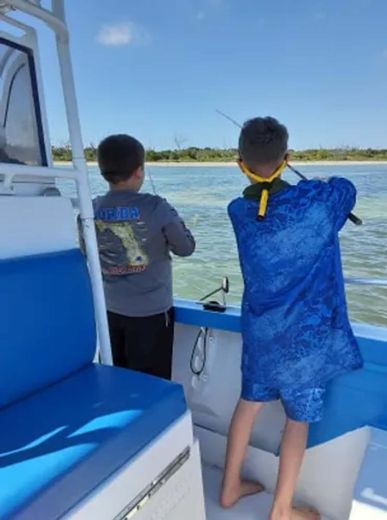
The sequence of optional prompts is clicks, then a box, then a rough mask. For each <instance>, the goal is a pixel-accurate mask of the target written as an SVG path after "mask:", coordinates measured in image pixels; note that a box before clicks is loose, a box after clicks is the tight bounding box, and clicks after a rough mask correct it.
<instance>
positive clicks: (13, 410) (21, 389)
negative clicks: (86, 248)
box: [0, 249, 186, 520]
mask: <svg viewBox="0 0 387 520" xmlns="http://www.w3.org/2000/svg"><path fill="white" fill-rule="evenodd" d="M0 287H1V291H0V356H1V362H0V518H1V519H2V520H8V519H16V520H31V519H39V520H40V519H44V520H51V519H57V518H60V517H62V516H63V515H65V514H66V513H67V512H68V511H69V510H70V509H72V508H73V507H74V506H76V505H77V504H78V503H79V502H81V501H82V500H83V499H85V498H86V497H87V495H89V494H90V493H91V492H92V491H93V490H95V489H96V487H98V486H99V485H101V483H103V482H104V481H106V479H109V477H111V476H112V475H113V474H114V472H116V471H117V470H118V469H119V468H121V467H122V466H124V465H126V464H127V463H128V462H129V461H130V460H131V459H133V458H134V457H136V455H137V454H139V453H140V452H141V451H142V450H143V449H144V448H145V447H146V446H147V445H149V444H150V443H152V442H153V441H154V439H155V438H156V437H157V436H158V435H159V434H160V433H162V432H163V431H165V429H166V428H168V427H169V426H171V425H172V424H173V423H174V422H175V421H177V420H178V419H180V417H181V416H182V415H183V414H185V412H186V404H185V400H184V395H183V391H182V389H181V387H180V386H179V385H176V384H172V383H169V382H166V381H163V380H159V379H157V378H153V377H150V376H146V375H144V374H140V373H136V372H132V371H129V370H125V369H119V368H115V367H107V366H101V365H95V364H94V363H93V358H94V354H95V348H96V333H95V323H94V310H93V302H92V294H91V288H90V281H89V276H88V271H87V266H86V262H85V259H84V257H83V255H82V253H81V252H80V251H79V249H70V250H66V251H57V252H53V253H44V254H37V255H32V256H22V257H17V258H5V259H2V260H0Z"/></svg>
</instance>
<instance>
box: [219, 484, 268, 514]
mask: <svg viewBox="0 0 387 520" xmlns="http://www.w3.org/2000/svg"><path fill="white" fill-rule="evenodd" d="M263 490H264V487H263V486H262V484H260V483H259V482H253V481H252V480H242V481H241V482H239V483H238V485H237V486H235V487H227V486H224V485H223V488H222V492H221V495H220V505H221V506H222V507H224V508H226V509H227V508H229V507H232V506H234V505H235V504H236V503H237V502H239V500H240V499H241V498H243V497H247V496H249V495H256V494H257V493H261V491H263Z"/></svg>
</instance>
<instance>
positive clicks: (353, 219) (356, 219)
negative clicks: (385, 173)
mask: <svg viewBox="0 0 387 520" xmlns="http://www.w3.org/2000/svg"><path fill="white" fill-rule="evenodd" d="M215 112H216V113H217V114H219V115H220V116H222V117H224V118H225V119H227V121H230V122H231V123H233V124H234V125H235V126H237V127H238V128H242V125H241V124H240V123H238V121H235V119H233V118H232V117H230V116H229V115H227V114H225V113H224V112H222V110H219V109H218V108H217V109H216V110H215ZM286 166H287V167H288V168H289V170H291V171H292V172H293V173H295V174H296V175H297V176H298V177H299V178H300V179H302V180H303V181H307V180H308V178H307V177H306V176H305V175H304V174H303V173H301V172H300V171H298V170H297V169H296V168H294V166H291V165H290V164H289V163H288V162H287V161H286ZM348 218H349V220H350V221H351V222H353V223H354V224H356V225H357V226H361V225H362V224H363V221H362V220H361V219H360V218H359V217H357V216H356V215H354V214H353V213H350V214H349V215H348Z"/></svg>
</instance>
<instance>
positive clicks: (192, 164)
mask: <svg viewBox="0 0 387 520" xmlns="http://www.w3.org/2000/svg"><path fill="white" fill-rule="evenodd" d="M87 164H88V166H92V167H97V166H98V164H97V163H96V162H95V161H91V162H88V163H87ZM291 164H292V165H294V166H308V165H310V166H324V165H325V166H355V165H362V164H363V165H373V164H380V165H383V166H387V161H291ZM54 165H55V166H69V165H71V163H70V162H66V161H63V162H62V161H61V162H59V161H54ZM146 166H150V167H154V166H160V167H162V168H165V167H171V166H172V167H173V166H179V167H184V168H188V167H190V168H191V167H198V168H203V167H205V168H219V167H221V166H236V163H235V162H234V161H230V162H163V161H157V162H147V163H146Z"/></svg>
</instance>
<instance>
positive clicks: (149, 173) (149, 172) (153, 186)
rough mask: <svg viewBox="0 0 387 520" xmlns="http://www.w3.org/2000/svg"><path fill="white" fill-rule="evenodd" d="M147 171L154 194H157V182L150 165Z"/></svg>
mask: <svg viewBox="0 0 387 520" xmlns="http://www.w3.org/2000/svg"><path fill="white" fill-rule="evenodd" d="M146 173H147V175H148V178H149V182H150V184H151V186H152V191H153V195H157V191H156V186H155V183H154V182H153V177H152V174H151V171H150V169H149V168H148V167H147V169H146Z"/></svg>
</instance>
